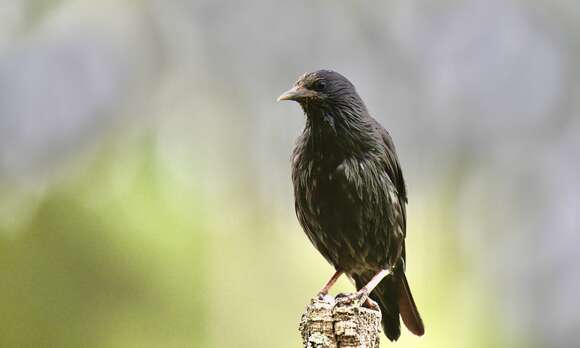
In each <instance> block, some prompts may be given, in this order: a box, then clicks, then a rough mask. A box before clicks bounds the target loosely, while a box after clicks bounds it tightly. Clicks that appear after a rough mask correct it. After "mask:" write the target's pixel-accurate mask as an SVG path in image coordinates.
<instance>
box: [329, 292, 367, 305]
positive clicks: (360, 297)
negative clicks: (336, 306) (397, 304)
mask: <svg viewBox="0 0 580 348" xmlns="http://www.w3.org/2000/svg"><path fill="white" fill-rule="evenodd" d="M368 299H369V293H368V291H367V289H365V288H362V289H360V290H359V291H357V292H355V293H354V294H343V293H340V294H338V295H336V302H337V303H341V304H349V303H356V304H358V305H359V306H362V305H363V304H365V303H366V302H367V300H368ZM371 301H372V300H371Z"/></svg>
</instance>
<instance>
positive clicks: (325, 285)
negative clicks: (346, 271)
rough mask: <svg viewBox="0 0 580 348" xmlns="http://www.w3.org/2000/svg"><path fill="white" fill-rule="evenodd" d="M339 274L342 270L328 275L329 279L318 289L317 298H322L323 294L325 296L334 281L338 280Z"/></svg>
mask: <svg viewBox="0 0 580 348" xmlns="http://www.w3.org/2000/svg"><path fill="white" fill-rule="evenodd" d="M341 275H342V271H336V272H334V274H333V275H332V277H330V279H329V280H328V281H327V282H326V284H324V286H323V287H322V289H320V291H319V292H318V298H323V297H324V296H326V295H327V294H328V291H329V290H330V288H332V286H333V285H334V283H336V281H337V280H338V278H340V276H341Z"/></svg>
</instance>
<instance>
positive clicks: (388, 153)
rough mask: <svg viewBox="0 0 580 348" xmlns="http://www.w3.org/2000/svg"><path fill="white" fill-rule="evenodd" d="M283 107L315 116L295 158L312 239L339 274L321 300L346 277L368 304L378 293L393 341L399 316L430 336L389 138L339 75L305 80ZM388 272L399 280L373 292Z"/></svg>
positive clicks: (298, 195)
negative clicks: (415, 285)
mask: <svg viewBox="0 0 580 348" xmlns="http://www.w3.org/2000/svg"><path fill="white" fill-rule="evenodd" d="M279 100H295V101H297V102H298V103H300V105H301V106H302V108H303V110H304V113H305V114H306V116H307V117H306V126H305V128H304V131H303V133H302V135H301V136H300V137H299V138H298V140H297V143H296V147H295V149H294V152H293V155H292V181H293V184H294V196H295V205H296V214H297V216H298V220H299V221H300V224H301V225H302V227H303V229H304V232H305V233H306V235H307V236H308V238H309V239H310V241H311V242H312V244H314V246H315V247H316V249H318V251H319V252H320V253H321V254H322V255H323V256H324V258H326V260H328V262H330V263H331V264H332V265H333V266H334V267H335V269H336V270H337V274H335V276H333V278H332V279H331V280H330V281H329V283H328V284H327V285H326V286H325V287H324V288H323V290H322V291H321V293H322V294H324V293H326V292H327V291H328V289H329V288H330V286H332V284H333V283H334V281H335V280H336V278H338V276H339V275H340V274H341V273H345V274H347V275H348V276H349V277H351V278H352V279H353V280H354V282H355V284H356V287H357V290H359V293H360V295H361V297H364V296H365V295H366V291H367V290H368V291H371V290H372V292H371V293H370V297H371V298H372V299H373V300H375V301H377V302H378V304H379V306H380V308H381V312H382V316H383V319H382V320H383V328H384V331H385V334H386V336H387V337H388V338H389V339H390V340H393V341H394V340H396V339H397V338H398V337H399V335H400V324H399V313H400V315H401V317H402V319H403V322H404V323H405V325H406V326H407V328H409V330H410V331H412V332H413V333H415V334H417V335H422V334H423V333H424V327H423V322H422V320H421V318H420V316H419V312H418V311H417V308H416V306H415V303H414V301H413V297H412V296H411V292H410V289H409V285H408V283H407V279H406V277H405V273H404V271H405V229H406V213H405V205H406V203H407V193H406V190H405V183H404V180H403V174H402V172H401V167H400V165H399V161H398V159H397V154H396V152H395V146H394V144H393V141H392V139H391V137H390V135H389V133H388V132H387V131H386V130H385V129H384V128H383V127H382V126H381V125H380V124H379V123H378V122H377V121H376V120H375V119H374V118H372V117H371V116H370V114H369V113H368V111H367V108H366V106H365V104H364V103H363V101H362V100H361V98H360V97H359V95H358V94H357V92H356V90H355V88H354V86H353V85H352V84H351V83H350V82H349V81H348V80H347V79H346V78H345V77H344V76H342V75H340V74H339V73H337V72H334V71H328V70H319V71H316V72H313V73H307V74H305V75H303V76H301V77H300V79H299V80H298V81H297V82H296V84H295V86H294V87H293V88H292V89H291V90H289V91H288V92H286V93H285V94H283V95H282V96H280V98H279ZM382 270H389V271H390V272H391V273H390V274H389V275H387V276H386V277H385V278H384V279H382V281H381V280H380V279H381V277H383V276H384V275H383V274H380V275H379V277H377V278H375V280H377V281H380V283H378V285H377V286H376V287H375V288H374V290H373V287H374V285H368V286H365V285H367V283H369V281H371V279H373V277H374V276H375V275H377V274H378V273H379V272H381V271H382ZM383 273H384V274H387V273H386V272H383ZM367 304H369V302H367ZM370 304H371V305H372V301H371V302H370Z"/></svg>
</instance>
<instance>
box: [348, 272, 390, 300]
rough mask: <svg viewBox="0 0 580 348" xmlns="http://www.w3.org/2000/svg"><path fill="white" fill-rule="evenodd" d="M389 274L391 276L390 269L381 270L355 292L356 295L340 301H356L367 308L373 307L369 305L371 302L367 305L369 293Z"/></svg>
mask: <svg viewBox="0 0 580 348" xmlns="http://www.w3.org/2000/svg"><path fill="white" fill-rule="evenodd" d="M389 274H391V270H390V269H382V270H381V271H380V272H379V273H377V274H375V276H374V277H373V278H372V279H371V280H370V281H369V282H368V283H367V284H366V285H365V286H363V287H362V288H361V289H360V290H359V291H357V292H356V293H354V294H352V295H348V296H344V297H341V298H340V301H341V302H347V303H349V302H353V301H357V300H358V301H360V303H361V304H368V305H369V306H371V307H374V306H373V303H371V302H368V303H367V300H368V299H369V294H370V293H371V291H373V290H374V289H375V288H376V287H377V285H379V283H380V282H381V280H383V278H385V277H386V276H388V275H389ZM371 301H372V300H371ZM373 302H374V301H373ZM375 305H376V303H375Z"/></svg>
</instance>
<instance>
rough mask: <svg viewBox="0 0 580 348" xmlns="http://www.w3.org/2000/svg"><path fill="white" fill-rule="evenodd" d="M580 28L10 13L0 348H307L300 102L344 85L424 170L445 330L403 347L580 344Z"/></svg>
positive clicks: (327, 11)
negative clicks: (330, 73)
mask: <svg viewBox="0 0 580 348" xmlns="http://www.w3.org/2000/svg"><path fill="white" fill-rule="evenodd" d="M579 23H580V4H579V3H578V2H577V1H571V0H558V1H545V0H529V1H522V0H509V1H499V0H491V1H489V0H473V1H452V0H443V1H437V2H427V1H416V0H393V1H384V2H370V1H341V2H336V1H330V0H327V1H316V2H314V1H292V2H275V1H269V2H264V1H257V0H246V1H243V2H230V1H223V0H213V1H210V0H195V1H194V0H192V1H186V0H174V1H161V0H140V1H137V0H134V1H133V0H121V1H112V0H105V1H100V2H97V1H75V0H0V279H1V281H0V308H1V310H0V311H1V313H2V315H1V316H0V347H9V348H12V347H59V348H65V347H107V348H108V347H112V348H115V347H123V348H125V347H299V346H300V340H299V334H298V331H297V324H298V321H299V316H300V314H301V313H302V312H303V310H304V307H305V305H306V304H307V303H308V301H309V299H310V298H311V297H312V296H313V295H314V294H315V293H316V292H317V290H318V289H319V288H320V286H321V285H322V284H323V282H324V281H326V279H327V278H328V277H329V276H330V275H331V273H332V268H331V267H330V266H329V265H328V264H327V263H326V262H325V261H324V259H323V258H322V257H321V256H320V255H318V253H317V252H316V251H315V249H314V248H313V247H312V246H311V245H310V243H309V242H308V241H307V239H306V238H305V236H304V235H303V232H302V231H301V229H300V227H299V225H298V223H297V221H296V218H295V215H294V208H293V197H292V189H291V182H290V163H289V158H290V152H291V149H292V146H293V142H294V139H295V138H296V137H297V136H298V135H299V134H300V132H301V129H302V127H303V124H304V116H303V115H302V111H301V110H300V108H299V106H298V105H297V104H295V103H276V101H275V100H276V97H277V96H278V95H279V94H280V93H281V92H283V91H284V90H286V89H288V88H289V87H290V86H291V85H292V83H293V82H294V81H295V80H296V79H297V77H298V76H299V75H300V74H302V73H304V72H306V71H311V70H316V69H319V68H329V69H334V70H337V71H339V72H341V73H343V74H344V75H346V76H347V77H349V79H351V81H353V83H354V84H355V85H356V86H357V88H358V91H359V93H360V94H361V96H362V97H363V99H364V100H365V101H366V103H367V106H368V108H369V109H370V111H371V113H372V114H373V115H374V116H375V117H376V118H377V119H379V121H381V123H383V125H385V126H386V127H387V128H388V129H389V130H390V131H391V133H392V135H393V137H394V139H395V142H396V144H397V148H398V152H399V156H400V159H401V162H402V166H403V169H404V173H405V175H406V180H407V185H408V191H409V206H408V215H409V218H408V221H409V230H408V238H407V240H408V242H407V245H408V262H407V271H408V277H409V281H410V282H411V285H412V288H413V290H414V295H415V299H416V301H417V303H418V306H419V309H420V310H421V313H422V316H423V319H424V321H425V323H426V327H427V333H426V335H425V336H424V337H422V338H417V337H414V336H412V335H411V334H409V333H408V332H407V331H404V332H403V335H402V337H401V339H400V340H399V342H398V343H397V346H399V347H446V348H447V347H573V346H576V345H577V344H578V343H577V342H578V338H579V336H578V332H579V329H580V314H579V308H580V299H579V297H578V294H579V293H580V272H579V271H578V263H579V262H580V233H579V232H580V231H579V229H580V218H579V215H578V214H579V213H580V185H579V181H578V180H579V175H580V161H579V157H580V117H579V116H580V99H579V95H580V65H579V64H578V61H579V60H580V27H579ZM350 290H352V285H351V284H349V282H348V281H347V280H345V279H342V280H341V282H340V284H339V286H338V287H337V289H336V291H350ZM383 341H384V342H383V346H384V347H388V346H390V343H389V342H387V340H386V339H384V338H383Z"/></svg>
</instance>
